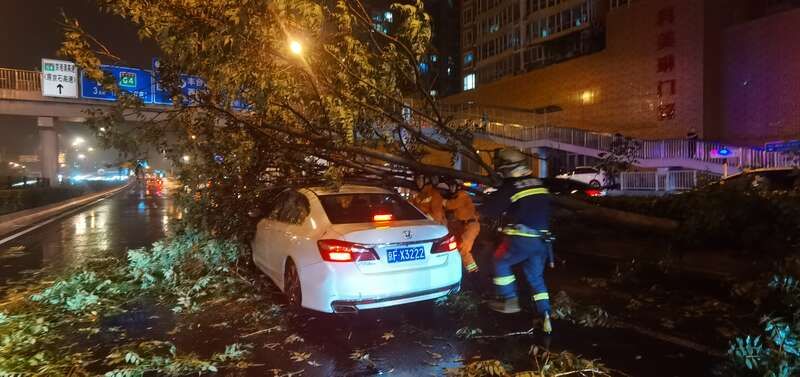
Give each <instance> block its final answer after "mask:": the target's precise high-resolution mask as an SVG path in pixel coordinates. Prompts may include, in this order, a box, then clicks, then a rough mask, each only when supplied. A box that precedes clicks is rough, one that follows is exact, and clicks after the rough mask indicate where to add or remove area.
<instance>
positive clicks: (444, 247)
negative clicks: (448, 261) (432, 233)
mask: <svg viewBox="0 0 800 377" xmlns="http://www.w3.org/2000/svg"><path fill="white" fill-rule="evenodd" d="M456 249H458V242H456V237H455V236H453V235H452V234H448V235H446V236H444V238H441V239H439V240H437V241H436V242H434V243H433V248H431V253H432V254H435V253H447V252H451V251H456Z"/></svg>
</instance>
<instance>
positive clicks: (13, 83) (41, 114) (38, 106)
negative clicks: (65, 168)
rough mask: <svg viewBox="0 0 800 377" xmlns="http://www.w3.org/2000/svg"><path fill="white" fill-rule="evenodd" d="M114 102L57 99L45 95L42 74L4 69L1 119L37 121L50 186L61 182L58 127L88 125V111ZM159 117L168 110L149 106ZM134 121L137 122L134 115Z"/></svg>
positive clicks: (0, 82)
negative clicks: (17, 117) (61, 125)
mask: <svg viewBox="0 0 800 377" xmlns="http://www.w3.org/2000/svg"><path fill="white" fill-rule="evenodd" d="M112 105H113V102H110V101H102V100H89V99H82V98H55V97H45V96H43V95H42V73H41V72H38V71H27V70H19V69H6V68H0V115H11V116H20V117H32V118H36V124H37V126H38V129H39V141H40V146H39V160H40V161H41V164H42V175H43V176H44V177H45V178H49V180H50V182H58V153H59V148H58V125H60V124H68V123H84V122H86V121H87V110H91V109H98V108H100V109H103V108H110V107H111V106H112ZM148 108H150V109H152V112H147V111H144V112H143V113H142V114H143V115H146V116H148V115H149V116H151V117H154V118H155V117H156V116H157V115H158V113H159V111H160V110H166V109H167V108H168V107H166V106H148ZM129 120H130V121H137V117H136V116H134V115H130V116H129Z"/></svg>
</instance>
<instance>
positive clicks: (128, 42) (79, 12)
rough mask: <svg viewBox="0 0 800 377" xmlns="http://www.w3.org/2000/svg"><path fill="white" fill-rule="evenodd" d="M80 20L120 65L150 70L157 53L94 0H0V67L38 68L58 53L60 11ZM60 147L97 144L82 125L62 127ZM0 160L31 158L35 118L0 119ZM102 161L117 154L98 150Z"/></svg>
mask: <svg viewBox="0 0 800 377" xmlns="http://www.w3.org/2000/svg"><path fill="white" fill-rule="evenodd" d="M62 9H63V10H64V12H66V14H67V15H68V16H71V17H75V18H77V19H78V20H79V22H80V23H81V25H82V26H83V28H84V29H85V30H87V31H88V32H89V33H91V34H92V35H93V36H95V37H96V38H97V39H98V40H100V41H102V42H103V43H105V44H106V45H107V46H108V47H109V48H110V49H111V50H112V51H113V52H114V53H115V54H117V55H118V56H120V57H121V58H123V59H124V60H125V61H123V62H121V63H120V64H121V65H128V66H134V67H142V68H149V67H150V65H151V62H152V58H153V57H154V56H156V55H157V49H156V48H155V45H154V44H152V43H143V42H140V41H139V38H138V36H137V35H136V29H135V28H134V27H133V26H132V25H130V24H129V23H128V22H127V21H125V20H123V19H121V18H119V17H116V16H111V15H107V14H103V13H100V11H99V10H98V9H97V6H96V5H95V2H94V0H0V49H2V50H0V68H16V69H29V70H40V69H41V59H42V58H59V56H58V55H57V54H56V51H57V50H58V48H59V46H60V45H61V41H62V40H63V32H62V30H61V26H59V23H60V22H61V21H62V18H61V10H62ZM60 136H61V138H62V143H63V144H68V143H69V141H70V140H72V139H73V138H75V137H77V136H81V137H83V138H84V139H86V140H89V143H90V144H93V145H97V144H96V141H94V138H93V137H92V135H91V134H90V132H89V130H88V129H87V128H86V127H83V126H79V125H78V126H75V125H73V126H62V127H61V128H60ZM0 139H1V140H2V142H0V161H5V160H9V161H14V160H16V159H17V157H18V155H20V154H35V153H37V151H38V147H39V137H38V130H37V128H36V119H35V118H34V117H20V116H3V115H0ZM97 153H98V157H100V156H99V155H104V157H105V158H102V159H106V158H108V159H113V157H114V156H116V152H113V151H105V152H101V151H99V150H98V151H97Z"/></svg>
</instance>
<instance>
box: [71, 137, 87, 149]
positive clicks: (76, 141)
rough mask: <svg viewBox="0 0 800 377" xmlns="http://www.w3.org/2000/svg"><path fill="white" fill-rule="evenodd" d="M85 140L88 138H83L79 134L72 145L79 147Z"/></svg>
mask: <svg viewBox="0 0 800 377" xmlns="http://www.w3.org/2000/svg"><path fill="white" fill-rule="evenodd" d="M84 142H86V140H83V138H82V137H80V136H78V137H76V138H75V140H73V141H72V146H73V147H77V146H79V145H81V144H83V143H84Z"/></svg>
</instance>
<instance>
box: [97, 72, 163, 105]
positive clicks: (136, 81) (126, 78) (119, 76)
mask: <svg viewBox="0 0 800 377" xmlns="http://www.w3.org/2000/svg"><path fill="white" fill-rule="evenodd" d="M100 69H102V70H103V71H104V72H106V73H107V74H110V75H112V76H114V78H115V79H116V80H117V85H119V88H120V90H122V91H124V92H128V93H131V94H133V95H135V96H137V97H139V98H141V99H142V102H144V103H147V104H150V103H153V89H152V87H153V75H152V74H151V73H150V72H149V71H145V70H142V69H138V68H130V67H118V66H113V65H101V66H100ZM81 98H87V99H97V100H103V101H116V99H117V96H116V95H115V94H114V93H113V92H111V91H108V90H105V89H104V88H103V85H101V84H100V83H98V82H97V81H94V80H92V79H91V78H89V77H87V76H86V73H85V72H81Z"/></svg>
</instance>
